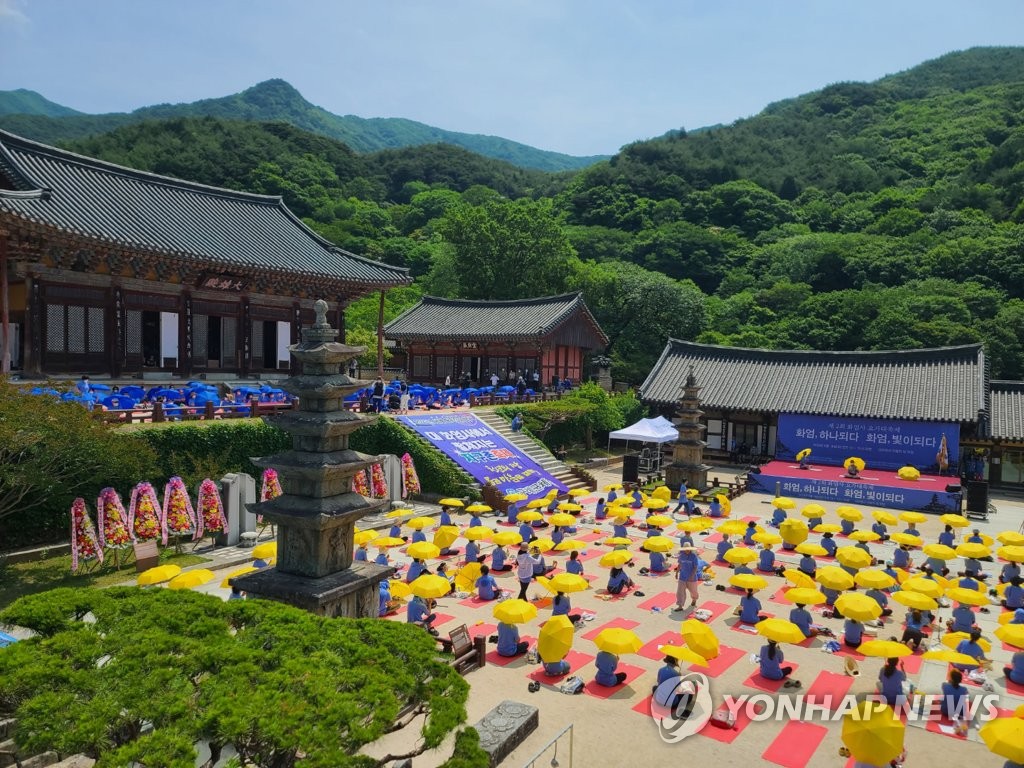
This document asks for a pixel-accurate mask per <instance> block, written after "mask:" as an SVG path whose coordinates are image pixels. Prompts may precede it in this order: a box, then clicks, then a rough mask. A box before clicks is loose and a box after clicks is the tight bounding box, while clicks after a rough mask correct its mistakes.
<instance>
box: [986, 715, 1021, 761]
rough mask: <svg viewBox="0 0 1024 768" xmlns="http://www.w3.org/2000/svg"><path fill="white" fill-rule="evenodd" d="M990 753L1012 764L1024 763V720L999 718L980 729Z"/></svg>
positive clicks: (1017, 717)
mask: <svg viewBox="0 0 1024 768" xmlns="http://www.w3.org/2000/svg"><path fill="white" fill-rule="evenodd" d="M978 736H980V737H981V740H982V741H983V742H985V746H986V747H988V749H989V752H992V753H993V754H995V755H999V756H1000V757H1005V758H1006V759H1007V760H1009V761H1010V762H1011V763H1024V718H1021V717H1020V716H1015V717H997V718H995V719H993V720H989V721H988V722H987V723H985V724H984V725H983V726H981V728H979V729H978Z"/></svg>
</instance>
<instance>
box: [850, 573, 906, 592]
mask: <svg viewBox="0 0 1024 768" xmlns="http://www.w3.org/2000/svg"><path fill="white" fill-rule="evenodd" d="M853 580H854V581H855V582H857V584H858V585H860V586H862V587H864V588H866V589H888V588H889V587H891V586H894V585H895V584H896V579H894V578H893V577H892V576H890V575H889V574H888V573H886V572H885V571H880V570H878V569H877V568H869V569H866V570H863V571H857V574H856V575H855V576H854V577H853Z"/></svg>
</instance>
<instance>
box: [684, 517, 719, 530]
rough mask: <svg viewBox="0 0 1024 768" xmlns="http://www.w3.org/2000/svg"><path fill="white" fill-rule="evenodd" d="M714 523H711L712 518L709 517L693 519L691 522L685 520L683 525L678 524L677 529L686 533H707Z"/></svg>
mask: <svg viewBox="0 0 1024 768" xmlns="http://www.w3.org/2000/svg"><path fill="white" fill-rule="evenodd" d="M712 525H714V523H712V522H711V520H710V518H707V517H691V518H690V519H689V520H683V522H681V523H676V528H678V529H679V530H680V531H686V532H687V533H697V532H698V531H706V530H707V529H708V528H710V527H711V526H712Z"/></svg>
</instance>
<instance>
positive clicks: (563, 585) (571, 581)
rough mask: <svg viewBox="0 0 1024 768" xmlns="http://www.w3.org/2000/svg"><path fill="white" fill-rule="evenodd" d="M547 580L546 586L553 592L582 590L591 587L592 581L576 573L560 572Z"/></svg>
mask: <svg viewBox="0 0 1024 768" xmlns="http://www.w3.org/2000/svg"><path fill="white" fill-rule="evenodd" d="M539 580H540V579H539V578H538V581H539ZM545 581H546V583H545V584H544V586H546V587H547V588H548V589H549V590H550V591H552V592H582V591H583V590H585V589H589V588H590V582H588V581H587V580H586V579H584V578H583V577H582V576H577V575H576V574H575V573H559V574H556V575H555V576H552V577H551V578H550V579H545Z"/></svg>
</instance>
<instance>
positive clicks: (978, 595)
mask: <svg viewBox="0 0 1024 768" xmlns="http://www.w3.org/2000/svg"><path fill="white" fill-rule="evenodd" d="M946 597H948V598H949V599H950V600H956V601H957V602H958V603H963V604H964V605H988V596H987V595H986V594H985V593H984V592H979V591H978V590H976V589H964V588H963V587H951V588H950V589H947V590H946Z"/></svg>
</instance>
